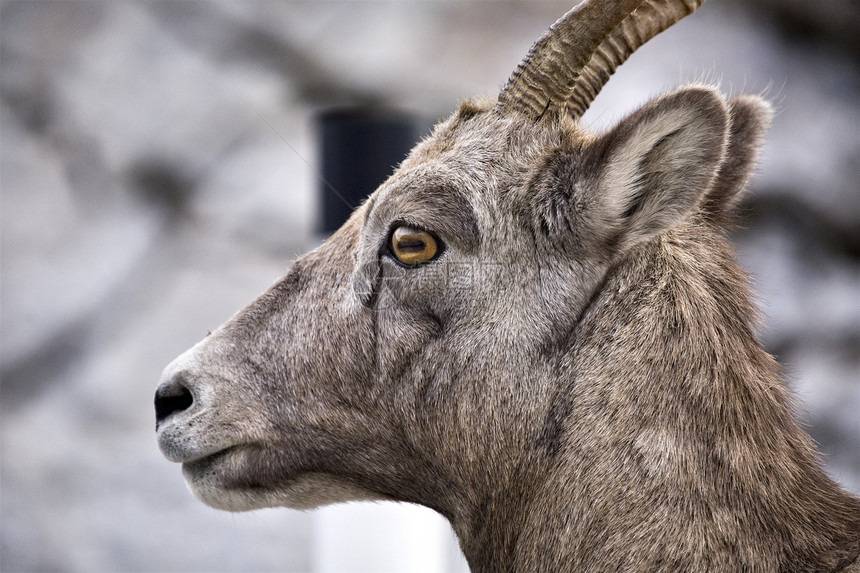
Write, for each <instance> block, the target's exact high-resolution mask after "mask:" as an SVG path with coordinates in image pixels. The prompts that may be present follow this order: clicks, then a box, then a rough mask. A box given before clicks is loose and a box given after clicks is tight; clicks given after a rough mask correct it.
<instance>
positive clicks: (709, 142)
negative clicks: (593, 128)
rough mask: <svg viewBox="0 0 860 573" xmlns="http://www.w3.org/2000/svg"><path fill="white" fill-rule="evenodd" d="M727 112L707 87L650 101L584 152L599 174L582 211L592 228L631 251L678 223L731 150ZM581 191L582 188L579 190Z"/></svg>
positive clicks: (694, 205)
mask: <svg viewBox="0 0 860 573" xmlns="http://www.w3.org/2000/svg"><path fill="white" fill-rule="evenodd" d="M728 137H729V111H728V109H727V107H726V103H725V100H724V99H723V97H722V96H721V95H720V94H719V93H718V92H716V91H715V90H713V89H710V88H705V87H689V88H683V89H680V90H677V91H674V92H671V93H669V94H667V95H664V96H662V97H660V98H657V99H655V100H652V101H651V102H649V103H647V104H645V105H644V106H643V107H642V108H640V109H639V110H637V111H636V112H634V113H633V114H631V115H630V116H628V117H627V118H625V119H624V120H622V121H621V122H620V123H619V124H618V125H617V126H615V127H614V128H613V129H611V130H610V131H609V132H607V133H605V134H603V135H602V136H600V137H599V138H598V139H597V140H596V141H595V142H593V143H592V145H590V146H589V148H588V149H587V150H586V154H587V159H586V161H587V162H588V163H589V164H590V165H589V167H588V169H587V171H588V172H590V173H594V174H597V175H596V179H595V181H594V184H592V185H588V186H587V187H588V189H587V190H585V189H583V192H587V193H589V194H593V197H590V198H588V199H589V200H586V201H578V202H579V203H580V204H587V205H588V206H589V208H588V209H586V211H587V212H585V213H582V214H581V216H582V217H584V218H585V219H586V220H587V221H586V222H587V224H588V226H589V227H590V230H591V232H593V233H596V234H599V235H603V239H604V240H606V241H607V242H608V243H609V244H612V245H614V246H616V248H618V249H622V250H623V249H627V248H629V247H631V246H633V245H635V244H637V243H640V242H642V241H646V240H648V239H650V238H652V237H654V236H657V235H659V234H661V233H663V232H665V231H667V230H669V229H671V228H673V227H675V226H676V225H678V224H679V223H681V222H682V221H683V220H684V219H685V218H686V217H687V216H689V215H690V214H691V213H692V212H693V211H694V210H695V209H696V208H697V207H698V206H699V205H700V204H701V202H702V199H703V197H704V196H705V194H706V193H707V192H708V191H709V189H710V188H711V184H712V183H713V181H714V178H715V176H716V175H717V173H718V171H719V169H720V166H721V164H722V163H723V159H724V157H725V153H726V145H727V142H728ZM581 189H582V188H581Z"/></svg>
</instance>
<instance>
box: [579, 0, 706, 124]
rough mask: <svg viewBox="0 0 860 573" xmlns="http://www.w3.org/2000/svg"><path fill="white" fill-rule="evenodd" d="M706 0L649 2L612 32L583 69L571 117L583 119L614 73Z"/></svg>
mask: <svg viewBox="0 0 860 573" xmlns="http://www.w3.org/2000/svg"><path fill="white" fill-rule="evenodd" d="M704 3H705V0H648V1H647V2H645V3H643V4H642V5H640V6H639V7H638V8H637V9H636V11H635V12H633V13H632V14H630V16H628V17H627V18H626V19H625V20H624V21H623V22H621V24H619V25H618V27H617V28H615V29H614V30H612V33H611V34H609V35H608V36H607V37H606V38H604V39H603V42H602V43H601V44H600V46H599V47H598V48H597V50H595V51H594V53H593V55H592V56H591V60H590V61H589V62H588V64H587V65H586V66H585V67H584V68H583V69H582V71H581V73H580V74H579V79H578V80H577V82H576V83H575V84H574V86H573V90H572V91H571V92H569V93H570V95H569V98H568V100H567V109H568V112H569V113H570V115H571V117H573V118H574V119H578V118H580V117H582V114H584V113H585V110H587V109H588V106H589V105H591V102H592V101H594V98H595V97H597V94H598V93H600V90H601V88H603V86H604V85H606V82H607V81H608V80H609V77H610V76H611V75H612V74H613V72H615V70H616V69H617V68H618V66H620V65H621V64H623V63H624V62H625V60H627V58H629V57H630V54H632V53H633V52H635V51H636V50H638V49H639V47H640V46H642V44H644V43H645V42H647V41H648V40H650V39H651V38H653V37H654V36H656V35H657V34H659V33H660V32H662V31H663V30H665V29H666V28H668V27H669V26H671V25H672V24H674V23H675V22H677V21H679V20H681V19H682V18H684V17H685V16H689V15H690V14H692V13H693V12H695V11H696V9H697V8H698V7H699V6H701V5H702V4H704Z"/></svg>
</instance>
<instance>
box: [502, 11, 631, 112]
mask: <svg viewBox="0 0 860 573" xmlns="http://www.w3.org/2000/svg"><path fill="white" fill-rule="evenodd" d="M642 1H643V0H617V1H606V0H585V1H584V2H582V3H581V4H579V5H577V6H576V7H575V8H573V9H572V10H571V11H569V12H568V13H567V14H565V15H564V16H562V17H561V18H559V20H558V21H557V22H556V23H555V24H553V25H552V27H550V29H549V30H547V31H546V32H544V34H543V36H541V37H540V38H539V39H538V41H537V42H535V44H534V46H532V49H531V50H529V53H528V54H527V55H526V57H525V58H524V59H523V61H522V62H520V64H519V65H518V66H517V69H516V70H514V73H513V74H512V75H511V77H510V79H508V82H507V83H506V84H505V87H504V88H502V91H501V93H500V94H499V101H498V104H497V107H498V108H500V109H502V110H505V111H508V110H510V111H517V112H520V113H524V114H526V115H527V116H530V117H535V118H536V117H539V116H540V115H541V114H542V113H544V112H545V111H546V110H547V108H548V107H549V106H550V105H564V103H565V102H567V100H568V97H569V95H570V94H571V92H572V90H573V87H574V84H575V83H576V81H577V80H578V79H579V75H580V73H581V72H582V70H583V68H584V67H585V66H586V65H587V64H588V63H589V61H590V60H591V57H592V55H593V54H594V52H595V50H597V49H598V48H599V47H600V45H601V42H603V40H604V39H605V38H606V37H607V36H608V35H609V34H610V33H611V32H612V31H613V30H614V29H615V28H616V27H617V26H618V25H619V24H620V23H621V22H622V21H623V20H624V19H625V18H627V17H628V16H629V15H630V13H631V12H633V10H635V9H636V7H637V6H639V5H640V4H641V3H642Z"/></svg>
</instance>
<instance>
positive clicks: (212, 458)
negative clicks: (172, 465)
mask: <svg viewBox="0 0 860 573" xmlns="http://www.w3.org/2000/svg"><path fill="white" fill-rule="evenodd" d="M238 447H239V446H230V447H228V448H224V449H222V450H218V451H217V452H214V453H211V454H207V455H205V456H202V457H199V458H194V459H191V460H188V461H186V462H183V463H182V468H183V470H185V471H186V472H190V473H192V474H200V473H202V472H206V471H207V470H211V469H212V467H213V466H215V465H217V464H218V463H220V462H221V461H222V460H223V459H224V458H226V457H227V456H229V455H230V454H231V453H232V452H233V451H234V450H236V449H237V448H238Z"/></svg>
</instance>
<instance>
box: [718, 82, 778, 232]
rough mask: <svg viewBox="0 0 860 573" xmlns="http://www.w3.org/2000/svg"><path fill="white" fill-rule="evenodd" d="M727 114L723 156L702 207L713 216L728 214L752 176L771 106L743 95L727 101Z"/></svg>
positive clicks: (768, 122)
mask: <svg viewBox="0 0 860 573" xmlns="http://www.w3.org/2000/svg"><path fill="white" fill-rule="evenodd" d="M729 113H730V116H731V122H732V126H731V130H730V134H729V146H728V151H727V153H726V159H725V161H723V164H722V165H721V166H720V171H719V173H718V174H717V179H716V181H714V185H713V186H712V188H711V191H710V192H709V193H708V195H707V197H706V198H705V209H706V210H707V211H708V212H709V213H711V214H712V215H715V216H722V215H725V214H728V213H731V211H732V209H733V208H734V207H735V205H736V204H737V202H738V201H739V199H740V196H741V191H743V190H744V188H745V187H746V185H747V183H748V182H749V180H750V178H751V177H752V174H753V171H755V167H756V163H757V162H758V155H759V150H760V149H761V146H762V143H763V142H764V134H765V132H766V131H767V128H768V127H769V126H770V120H771V118H772V117H773V108H771V106H770V104H769V103H768V102H766V101H765V100H763V99H762V98H760V97H757V96H750V95H744V96H739V97H735V98H732V99H730V100H729Z"/></svg>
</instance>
